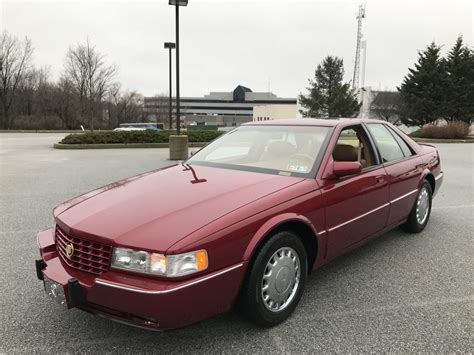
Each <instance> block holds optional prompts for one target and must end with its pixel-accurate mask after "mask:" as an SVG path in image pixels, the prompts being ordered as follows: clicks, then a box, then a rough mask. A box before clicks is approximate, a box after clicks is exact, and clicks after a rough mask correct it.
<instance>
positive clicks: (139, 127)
mask: <svg viewBox="0 0 474 355" xmlns="http://www.w3.org/2000/svg"><path fill="white" fill-rule="evenodd" d="M146 130H151V131H162V130H163V124H162V123H149V122H145V123H121V124H120V126H119V127H117V128H115V129H114V132H123V131H146Z"/></svg>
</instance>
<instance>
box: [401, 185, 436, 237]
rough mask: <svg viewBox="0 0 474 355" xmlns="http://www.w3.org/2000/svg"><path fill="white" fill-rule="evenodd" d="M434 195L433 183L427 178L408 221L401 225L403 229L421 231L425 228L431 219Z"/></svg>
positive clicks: (419, 191)
mask: <svg viewBox="0 0 474 355" xmlns="http://www.w3.org/2000/svg"><path fill="white" fill-rule="evenodd" d="M432 195H433V192H432V191H431V185H430V183H429V182H428V181H426V180H425V181H424V182H423V184H422V185H421V187H420V189H419V190H418V196H417V197H416V201H415V205H414V206H413V209H412V210H411V212H410V215H409V216H408V219H407V221H406V222H405V223H404V224H402V225H401V227H402V229H403V230H405V231H407V232H411V233H419V232H421V231H422V230H423V229H425V227H426V225H427V224H428V220H429V219H430V213H431V202H432V201H431V200H432Z"/></svg>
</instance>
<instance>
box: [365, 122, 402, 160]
mask: <svg viewBox="0 0 474 355" xmlns="http://www.w3.org/2000/svg"><path fill="white" fill-rule="evenodd" d="M367 127H368V128H369V131H370V133H371V134H372V136H373V137H374V140H375V143H376V144H377V147H378V148H379V152H380V155H381V156H382V161H383V162H384V163H386V162H389V161H393V160H398V159H402V158H404V157H405V155H404V154H403V151H402V149H401V148H400V146H399V145H398V143H397V141H396V140H395V138H394V137H393V135H392V134H391V133H390V131H389V130H388V129H387V128H386V127H385V125H383V124H380V123H369V124H368V125H367Z"/></svg>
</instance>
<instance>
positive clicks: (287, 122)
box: [244, 118, 383, 127]
mask: <svg viewBox="0 0 474 355" xmlns="http://www.w3.org/2000/svg"><path fill="white" fill-rule="evenodd" d="M347 121H351V123H353V124H357V123H361V122H372V123H374V122H380V123H382V122H383V121H380V120H374V119H365V118H364V119H362V118H335V119H322V118H292V119H284V120H271V121H254V122H249V123H244V125H269V126H272V125H283V126H293V125H294V126H329V127H333V126H337V125H340V124H344V123H346V122H347Z"/></svg>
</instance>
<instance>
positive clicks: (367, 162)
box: [332, 126, 375, 169]
mask: <svg viewBox="0 0 474 355" xmlns="http://www.w3.org/2000/svg"><path fill="white" fill-rule="evenodd" d="M332 157H333V159H334V161H358V162H359V163H360V164H361V165H362V169H365V168H368V167H370V166H372V165H375V157H374V154H373V152H372V149H371V146H370V143H369V141H368V138H367V135H366V133H365V131H364V129H363V128H362V126H352V127H348V128H345V129H343V130H342V131H341V134H340V135H339V138H338V140H337V143H336V145H335V147H334V150H333V152H332Z"/></svg>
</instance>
